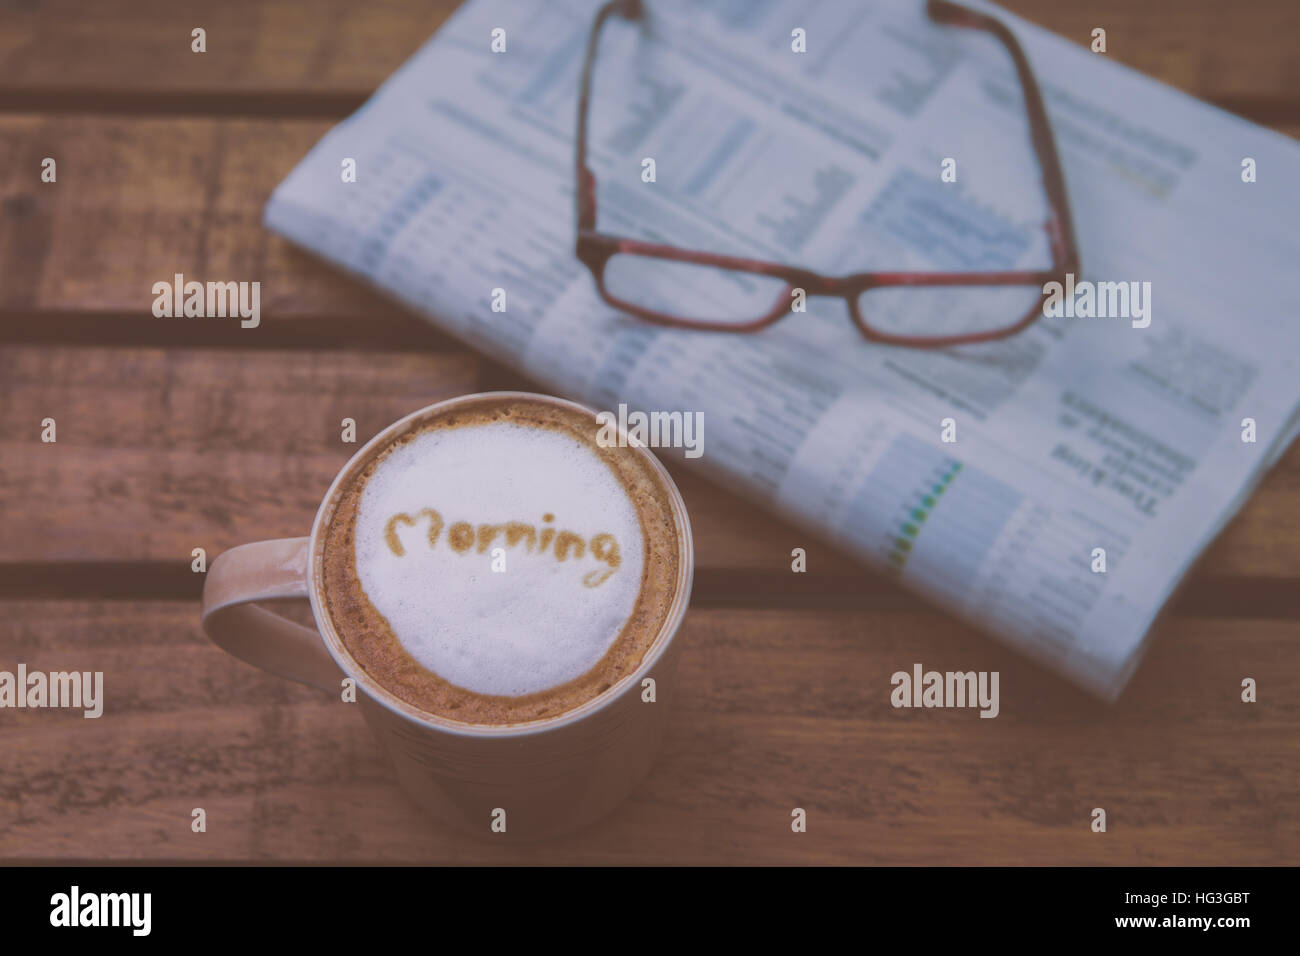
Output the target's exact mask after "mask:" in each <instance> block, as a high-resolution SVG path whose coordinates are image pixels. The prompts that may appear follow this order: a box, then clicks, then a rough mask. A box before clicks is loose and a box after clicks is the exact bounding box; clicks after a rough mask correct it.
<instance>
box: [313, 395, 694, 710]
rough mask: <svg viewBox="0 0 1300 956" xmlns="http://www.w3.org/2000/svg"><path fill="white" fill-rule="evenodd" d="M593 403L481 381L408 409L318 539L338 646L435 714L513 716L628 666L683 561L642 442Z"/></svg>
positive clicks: (572, 696) (647, 641) (552, 703)
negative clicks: (626, 436)
mask: <svg viewBox="0 0 1300 956" xmlns="http://www.w3.org/2000/svg"><path fill="white" fill-rule="evenodd" d="M599 428H600V425H599V423H598V422H597V421H596V418H595V415H594V413H590V412H586V411H583V410H580V409H578V408H576V407H573V406H568V405H562V404H559V403H554V402H544V401H541V400H540V399H530V398H528V397H527V396H519V395H511V396H503V397H495V396H492V395H486V396H482V397H479V398H477V399H475V400H474V401H472V402H469V403H461V404H458V405H455V406H453V407H451V408H449V409H443V410H438V409H437V408H435V409H433V410H431V411H430V413H429V414H428V415H426V416H424V417H421V418H418V419H415V420H413V421H412V422H410V423H409V425H408V427H406V428H405V429H404V430H403V431H401V432H400V433H398V434H396V435H395V436H393V437H392V438H391V440H389V441H388V442H386V443H384V444H382V445H380V446H378V447H376V448H374V449H372V450H371V451H370V452H369V453H368V454H367V455H366V456H365V457H364V458H362V459H361V460H359V461H358V462H356V463H355V464H354V465H353V466H352V468H351V469H350V471H349V473H348V474H347V475H345V476H344V478H343V479H342V481H341V482H340V484H339V487H338V490H337V492H336V495H335V498H334V502H333V505H332V512H331V513H329V514H328V517H327V527H326V530H325V534H324V535H323V538H322V542H321V544H320V560H321V563H322V571H323V577H324V584H325V587H324V595H325V605H326V608H327V611H328V614H329V616H330V618H331V621H332V623H333V625H334V628H335V630H336V632H337V633H338V635H339V637H340V639H341V640H342V642H343V644H344V645H345V646H346V648H347V650H348V653H349V654H350V655H351V656H352V658H353V659H354V660H355V661H356V663H357V664H358V666H359V667H360V668H361V669H362V670H364V671H365V672H366V673H367V674H368V675H369V676H370V677H372V678H373V679H374V680H375V681H377V682H378V683H379V684H380V685H381V686H383V687H384V688H385V689H386V690H388V691H389V692H390V693H392V694H394V695H395V696H397V697H399V698H401V699H402V700H404V701H406V702H407V703H408V704H410V705H412V706H414V707H416V708H418V709H419V710H422V711H425V712H427V713H430V714H434V715H437V716H439V717H442V718H445V719H448V720H453V721H459V722H463V723H469V724H513V723H522V722H527V721H534V720H542V719H545V718H548V717H554V716H557V715H559V714H562V713H565V712H567V711H569V710H572V709H573V708H575V707H578V706H580V705H581V704H583V703H585V702H586V701H588V700H590V699H591V698H593V697H596V696H597V695H599V694H600V693H602V692H603V691H604V690H606V689H607V688H609V687H610V686H612V685H613V684H615V683H617V682H618V681H619V680H620V679H621V678H623V677H625V676H627V675H628V674H630V673H632V672H633V671H635V670H636V668H637V667H638V665H639V664H640V663H641V661H642V659H643V658H644V656H645V654H646V653H647V651H649V650H650V648H651V647H652V646H653V645H654V643H655V641H656V639H657V638H658V637H659V635H660V631H661V630H662V629H663V625H664V622H665V620H666V618H667V616H668V613H669V610H670V608H671V607H672V604H673V600H674V597H675V589H676V587H677V582H678V570H679V566H680V564H681V562H682V561H683V560H684V557H683V554H682V540H683V532H682V529H681V528H679V527H678V525H677V521H676V519H675V518H674V512H673V509H672V506H671V498H670V495H669V492H668V490H667V489H666V488H665V487H664V484H663V481H662V479H661V477H660V476H659V474H657V473H656V469H655V468H654V466H653V464H652V463H651V462H650V461H648V460H647V457H646V453H645V452H643V451H640V450H638V449H635V448H627V447H623V448H619V447H602V446H601V445H600V444H599V443H598V442H597V434H598V431H599Z"/></svg>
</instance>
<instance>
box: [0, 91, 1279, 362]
mask: <svg viewBox="0 0 1300 956" xmlns="http://www.w3.org/2000/svg"><path fill="white" fill-rule="evenodd" d="M329 125H330V124H329V123H328V122H325V121H321V120H224V119H223V120H214V119H192V118H190V119H186V118H181V119H177V118H163V119H158V118H154V119H123V118H120V117H86V116H76V117H68V116H57V117H50V118H42V117H33V116H0V155H10V156H12V157H14V161H13V162H6V163H4V164H0V275H3V276H4V281H3V283H0V337H6V338H9V339H10V340H13V339H15V338H18V339H23V338H31V337H35V336H41V337H43V339H44V340H45V341H50V340H63V341H67V340H68V337H69V336H71V335H73V334H75V335H77V337H78V340H84V339H85V338H86V337H90V338H94V337H95V336H96V335H97V334H98V333H96V331H95V330H94V328H93V325H92V324H89V323H86V322H81V323H80V324H79V323H78V322H77V321H76V320H77V319H78V318H80V317H84V316H90V317H94V316H97V315H102V316H103V317H104V318H105V319H106V320H107V319H111V320H112V321H113V322H123V323H126V322H128V321H131V322H134V323H135V325H134V328H135V336H136V337H135V341H137V342H141V343H150V344H152V343H154V342H156V341H157V340H156V339H155V338H154V337H153V336H175V335H177V334H179V332H180V330H184V331H185V332H186V333H187V334H193V335H196V336H199V335H204V336H212V335H216V334H224V335H225V336H226V338H224V339H219V340H218V341H219V342H221V343H222V344H236V343H238V344H246V343H247V342H248V341H251V340H253V337H254V336H262V337H263V338H265V337H266V335H267V334H268V333H269V332H271V330H273V329H274V328H275V327H276V326H278V325H280V324H281V323H283V324H284V325H285V326H287V327H289V328H293V329H298V328H301V326H299V325H295V324H294V322H293V321H290V320H300V319H310V320H311V322H312V324H313V330H314V333H315V334H320V333H321V332H322V331H329V332H331V333H333V332H335V331H337V329H338V328H339V327H340V326H341V327H343V328H344V329H346V330H347V331H348V334H349V336H350V341H351V342H355V343H358V344H366V343H371V342H374V341H376V340H379V341H383V342H392V343H400V342H402V341H411V342H416V341H419V342H423V341H426V340H427V336H428V335H429V332H428V324H427V323H426V322H425V321H424V320H423V319H420V318H417V317H416V316H415V314H414V313H413V312H411V311H409V310H407V309H406V308H404V307H402V306H400V305H397V304H396V303H393V302H390V301H389V300H388V299H386V298H384V297H383V296H381V295H380V294H379V293H378V292H376V291H373V290H372V289H370V288H369V287H368V286H367V285H365V284H364V283H363V282H361V281H360V280H357V279H355V278H352V277H349V276H347V275H344V274H343V273H341V272H339V271H337V270H335V269H333V268H331V267H328V266H326V265H325V264H324V263H322V262H320V261H319V260H317V259H315V258H313V257H311V256H309V255H308V254H307V253H305V252H302V251H301V250H299V249H297V248H295V247H294V246H292V245H291V244H289V243H288V242H287V241H285V240H283V239H281V238H279V237H278V236H275V235H273V234H271V233H270V232H268V231H267V230H266V229H265V228H264V227H263V226H262V212H263V209H264V207H265V205H266V201H267V199H268V198H269V196H270V195H271V192H272V191H273V190H274V188H275V187H276V185H278V184H279V183H280V181H281V180H283V179H284V177H285V176H287V175H288V173H289V172H290V170H291V169H293V167H294V166H295V165H296V164H297V162H298V161H299V160H300V159H301V158H302V156H304V155H305V154H306V153H307V152H308V150H310V149H311V147H312V146H313V145H314V144H315V143H316V141H317V140H318V139H319V138H320V137H321V136H322V135H323V134H324V133H325V132H326V130H327V129H328V128H329ZM1279 128H1280V129H1281V130H1282V131H1283V132H1286V133H1288V134H1291V135H1295V134H1297V133H1300V125H1285V124H1283V125H1281V126H1280V127H1279ZM46 156H50V157H54V158H56V159H57V161H58V164H59V165H58V169H59V180H58V182H57V183H53V184H50V183H41V182H40V169H41V160H42V158H43V157H46ZM109 237H111V238H109ZM178 272H179V273H182V274H183V275H185V276H186V277H187V278H193V279H199V280H200V281H231V280H234V281H247V282H254V281H256V282H260V283H261V308H262V313H263V327H261V328H258V329H240V328H239V327H238V323H234V322H226V323H224V324H223V323H218V322H214V321H212V320H192V321H188V322H180V321H172V322H166V323H164V322H162V321H161V320H156V319H154V318H153V317H152V312H151V310H152V306H153V302H154V298H155V297H154V295H153V293H152V291H151V290H152V288H153V284H154V283H155V282H159V281H166V282H170V281H171V280H172V276H173V275H174V274H175V273H178ZM169 341H174V339H169Z"/></svg>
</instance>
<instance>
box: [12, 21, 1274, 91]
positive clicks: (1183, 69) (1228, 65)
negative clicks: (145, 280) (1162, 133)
mask: <svg viewBox="0 0 1300 956" xmlns="http://www.w3.org/2000/svg"><path fill="white" fill-rule="evenodd" d="M455 6H456V4H455V3H454V2H453V0H436V2H430V0H372V2H368V3H365V4H353V3H350V2H349V0H319V2H316V3H313V4H311V5H309V6H304V5H303V4H300V3H297V2H294V0H225V2H222V3H216V2H209V3H202V4H194V3H191V4H176V3H174V2H171V0H99V2H97V3H93V4H85V3H77V2H76V0H45V2H42V3H37V4H20V5H18V6H17V7H14V6H13V5H10V8H9V9H7V10H6V11H5V30H4V31H3V32H0V77H3V78H4V79H3V87H0V94H2V95H4V96H5V97H6V100H7V101H8V102H10V103H14V104H20V103H21V102H22V96H23V94H26V95H28V96H29V97H35V96H38V95H40V94H48V93H61V94H70V95H72V96H76V95H78V94H80V95H82V96H85V95H87V94H95V95H102V94H104V93H109V94H114V93H121V94H134V95H136V96H137V97H139V101H140V103H141V104H142V105H143V104H149V103H154V104H157V103H158V102H160V101H161V100H160V95H161V96H166V95H179V96H184V95H190V96H191V97H195V98H196V105H198V106H199V107H200V108H202V107H204V106H207V105H210V104H211V103H212V102H213V101H212V100H210V99H207V98H206V97H210V96H216V97H224V98H231V97H232V96H236V95H239V94H244V95H247V96H257V97H262V98H269V97H274V96H276V95H285V94H292V95H303V96H310V97H314V98H318V99H324V100H327V101H331V102H336V103H338V104H339V105H340V108H341V109H346V108H348V107H349V106H350V104H351V103H352V102H355V101H356V100H357V99H359V98H360V97H362V96H365V95H368V94H369V93H371V92H372V91H373V90H374V89H375V88H376V87H377V86H378V85H379V84H380V83H381V82H383V80H384V79H385V78H387V77H388V76H389V74H391V73H392V72H393V71H394V70H395V69H396V68H397V67H398V66H399V65H400V64H401V63H402V62H403V61H404V60H405V59H406V58H407V57H408V56H409V55H410V54H411V53H412V52H414V51H415V49H416V48H417V47H418V46H419V44H420V43H421V42H422V41H423V40H424V39H425V38H427V37H428V36H430V35H431V34H432V33H433V32H434V31H435V30H436V29H437V28H438V26H439V25H440V24H441V23H442V22H443V21H444V20H445V19H446V17H447V16H448V14H449V13H450V11H451V10H452V9H454V7H455ZM1005 6H1007V7H1008V8H1009V9H1010V10H1012V11H1014V12H1016V13H1019V14H1020V15H1021V16H1024V17H1026V18H1027V19H1029V20H1031V21H1033V22H1036V23H1039V24H1041V25H1043V26H1045V27H1047V28H1048V29H1050V30H1053V31H1055V32H1056V33H1059V34H1061V35H1062V36H1064V37H1066V38H1068V39H1070V40H1071V41H1073V42H1075V43H1079V44H1081V45H1088V44H1089V43H1091V38H1092V30H1093V29H1094V28H1095V27H1103V28H1105V29H1106V31H1107V53H1106V54H1105V55H1106V56H1107V57H1108V58H1110V59H1113V60H1117V61H1118V62H1121V63H1125V64H1127V65H1129V66H1132V67H1135V68H1136V69H1138V70H1141V71H1142V72H1144V73H1148V74H1150V75H1152V76H1156V77H1159V78H1160V79H1162V80H1164V81H1165V82H1166V83H1171V84H1172V85H1174V86H1177V87H1179V88H1181V89H1184V90H1186V91H1188V92H1190V93H1192V94H1193V95H1196V96H1200V97H1206V98H1210V99H1218V100H1222V101H1228V102H1231V103H1233V104H1234V105H1239V106H1240V107H1242V108H1246V109H1252V108H1258V107H1260V106H1264V107H1267V106H1269V105H1270V104H1276V103H1277V102H1279V101H1280V102H1282V103H1289V104H1291V105H1294V103H1295V102H1296V99H1297V92H1296V91H1297V90H1300V64H1298V62H1297V60H1296V58H1295V56H1294V53H1293V50H1292V46H1291V43H1290V39H1291V38H1293V37H1295V36H1296V35H1297V34H1298V33H1300V10H1298V9H1297V7H1296V5H1295V4H1294V3H1291V2H1289V0H1250V2H1241V3H1235V4H1225V3H1222V2H1221V0H1183V2H1180V3H1179V4H1178V6H1177V10H1176V11H1174V10H1171V9H1170V8H1169V7H1167V6H1164V5H1161V4H1134V3H1131V2H1129V0H1093V2H1090V3H1088V4H1086V5H1079V4H1063V3H1060V2H1058V0H1007V2H1006V3H1005ZM196 26H202V27H204V28H205V29H206V30H207V31H208V52H207V53H205V54H202V55H197V54H194V53H192V52H191V50H190V31H191V30H192V29H193V28H194V27H196ZM1044 69H1046V68H1044ZM200 97H204V98H202V99H199V98H200ZM340 98H342V99H340Z"/></svg>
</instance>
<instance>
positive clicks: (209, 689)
mask: <svg viewBox="0 0 1300 956" xmlns="http://www.w3.org/2000/svg"><path fill="white" fill-rule="evenodd" d="M1297 627H1298V625H1297V624H1296V623H1295V622H1293V621H1291V622H1275V621H1251V622H1234V621H1193V620H1186V619H1173V620H1172V621H1170V622H1169V624H1168V625H1167V626H1166V628H1165V633H1164V634H1162V635H1161V636H1160V637H1159V638H1158V639H1157V640H1156V643H1155V646H1154V647H1153V648H1152V649H1151V652H1150V654H1149V655H1148V658H1147V661H1146V663H1145V664H1144V665H1143V667H1142V669H1141V670H1140V672H1139V674H1138V675H1137V677H1136V679H1135V680H1134V683H1133V684H1132V685H1131V687H1130V689H1129V691H1128V693H1127V694H1126V695H1125V697H1124V698H1123V699H1122V700H1121V702H1120V703H1119V704H1118V705H1117V706H1115V707H1107V706H1105V705H1102V704H1098V703H1096V702H1094V701H1092V700H1090V699H1088V698H1086V697H1085V696H1084V695H1082V694H1080V693H1079V692H1077V691H1075V690H1073V689H1072V688H1071V687H1069V686H1068V685H1066V684H1064V683H1063V682H1061V681H1059V680H1057V679H1056V678H1053V677H1050V676H1049V675H1046V674H1045V673H1044V672H1042V671H1040V670H1039V669H1038V668H1036V667H1035V666H1033V665H1032V664H1028V663H1026V662H1025V661H1023V660H1021V659H1020V658H1018V657H1017V656H1016V655H1014V654H1012V653H1011V652H1009V651H1006V650H1004V649H1002V648H1001V647H1000V646H998V645H996V644H994V643H992V642H989V641H987V640H985V639H983V638H981V637H979V636H977V635H975V634H973V633H971V632H970V631H969V630H967V629H966V628H964V627H962V626H960V625H957V624H954V623H953V622H951V621H949V620H947V619H946V618H943V617H940V616H938V615H934V614H928V613H887V612H798V613H795V612H772V611H763V612H754V611H734V610H732V611H698V610H697V611H692V612H691V613H690V614H689V615H688V617H687V620H686V624H685V626H684V630H683V633H682V636H681V639H682V640H684V641H685V642H686V644H685V649H684V652H683V655H682V660H681V667H680V672H679V675H678V684H677V688H676V693H677V699H676V702H675V710H674V714H673V718H672V722H671V724H670V729H669V732H668V737H667V742H666V745H665V751H664V753H663V755H662V757H661V759H660V761H659V763H658V765H657V766H656V769H655V770H654V771H653V773H652V774H651V777H650V778H649V780H648V781H647V782H646V784H645V785H644V787H643V788H642V790H641V791H640V792H639V793H638V794H637V795H636V796H635V797H634V798H633V799H632V800H630V801H629V802H628V803H627V804H625V805H624V806H623V807H622V808H620V809H619V810H618V811H616V813H615V814H614V815H613V816H612V817H611V818H610V819H609V820H607V821H605V822H602V823H600V824H598V825H597V826H595V827H593V828H591V829H589V830H587V831H585V832H583V833H580V834H578V835H576V836H574V837H572V838H570V839H566V840H562V841H556V842H550V843H546V844H541V845H536V846H528V845H517V844H511V843H510V842H509V840H503V839H500V838H491V839H486V838H485V839H478V838H475V837H472V836H463V835H460V834H456V833H451V832H449V831H447V830H445V829H443V828H440V827H437V826H434V825H431V824H428V823H427V822H426V821H425V820H424V818H423V817H422V816H421V815H420V813H419V811H418V810H416V809H415V808H413V807H411V806H410V805H408V804H407V802H406V800H405V798H404V797H403V796H402V795H401V793H400V792H399V791H398V789H397V787H396V785H395V784H394V782H393V780H392V777H391V774H390V772H389V770H388V768H387V767H386V765H385V764H384V762H383V760H382V759H381V757H380V756H379V754H378V753H377V750H376V746H375V743H374V740H373V738H372V737H371V736H370V733H369V731H368V730H367V728H366V727H365V726H364V723H363V721H362V719H361V718H360V716H359V714H357V713H356V712H355V711H354V709H353V708H352V707H350V706H349V705H347V704H343V703H341V702H337V701H335V700H333V699H332V698H331V697H330V696H329V695H327V694H324V693H322V692H319V691H315V690H310V689H308V688H304V687H300V686H298V685H294V684H290V683H288V682H286V681H281V680H278V679H276V678H273V677H270V676H267V675H264V674H262V673H261V672H259V671H256V670H255V669H253V668H251V667H249V666H247V665H245V664H243V663H241V662H238V661H236V660H234V659H232V658H230V657H228V656H226V655H225V654H224V653H222V652H221V651H220V650H218V649H217V648H215V647H214V646H212V645H210V644H209V643H208V642H207V641H206V639H205V638H204V637H203V635H202V633H201V631H200V629H199V626H198V611H197V606H196V605H195V604H194V603H192V602H143V603H141V602H112V601H109V602H64V601H12V602H0V669H7V670H12V669H13V668H14V667H15V666H16V664H17V662H19V661H22V662H24V663H26V664H28V666H29V667H30V668H32V669H44V670H53V669H65V668H73V667H75V668H77V669H81V670H86V669H89V670H102V671H103V672H104V686H105V701H106V702H105V707H104V716H103V717H101V718H99V719H98V720H85V719H83V718H82V717H81V716H80V715H79V714H76V715H74V714H72V713H68V712H63V711H30V710H24V711H18V710H5V711H0V726H2V727H3V734H2V735H0V848H2V849H0V854H2V855H3V857H4V858H5V859H7V860H14V859H59V858H94V859H105V860H151V859H166V860H278V859H289V860H304V861H322V862H324V861H358V860H368V861H375V862H412V863H415V862H430V863H433V862H438V863H452V862H497V863H504V862H536V863H543V862H544V863H552V864H558V863H625V862H638V863H643V864H645V863H699V864H710V863H711V864H722V863H750V864H766V863H855V864H859V863H931V864H974V865H1020V864H1053V865H1055V864H1068V863H1083V864H1161V865H1174V864H1202V865H1227V864H1233V865H1245V864H1295V863H1296V862H1297V860H1298V859H1300V787H1298V786H1297V779H1296V775H1297V770H1296V768H1297V766H1300V741H1298V740H1297V738H1296V734H1295V727H1296V725H1297V720H1300V671H1297V669H1296V668H1295V667H1294V666H1293V663H1294V656H1295V646H1296V639H1297V637H1300V631H1298V630H1297ZM915 662H920V663H922V664H923V665H924V666H925V667H926V668H927V669H928V668H934V669H938V670H955V669H962V670H964V669H976V670H997V671H999V673H1000V704H1001V713H1000V715H999V716H998V717H997V718H996V719H994V720H982V719H980V718H979V717H978V716H977V715H976V713H974V712H973V711H970V710H910V709H894V708H893V707H892V706H891V705H890V692H891V684H890V675H891V674H892V673H893V672H894V671H896V670H910V668H911V666H912V664H913V663H915ZM1245 676H1253V677H1255V678H1257V679H1258V680H1259V693H1260V702H1259V703H1257V704H1244V703H1242V702H1240V699H1239V693H1240V691H1239V683H1240V680H1241V678H1242V677H1245ZM1097 806H1101V807H1104V808H1105V809H1106V810H1107V814H1108V818H1109V828H1108V832H1107V833H1105V834H1095V833H1092V832H1090V829H1089V822H1090V814H1091V811H1092V809H1093V808H1094V807H1097ZM194 807H203V808H204V809H205V810H206V811H207V814H208V832H207V833H205V834H201V835H199V834H193V833H191V832H190V829H189V823H190V812H191V810H192V809H193V808H194ZM794 807H803V808H805V809H806V810H807V811H808V814H809V828H808V832H807V833H806V834H803V835H795V834H793V833H791V831H790V828H789V821H790V811H791V809H792V808H794ZM485 832H486V829H485ZM88 834H93V835H94V839H93V840H91V839H87V835H88Z"/></svg>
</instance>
